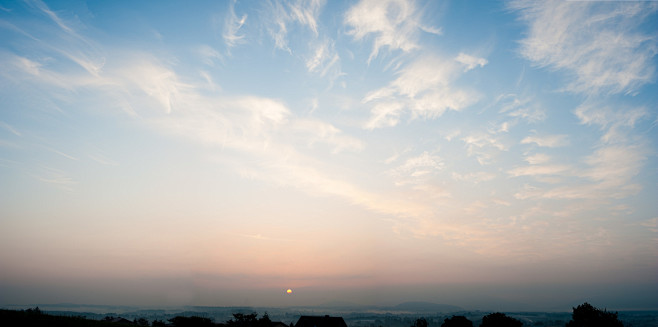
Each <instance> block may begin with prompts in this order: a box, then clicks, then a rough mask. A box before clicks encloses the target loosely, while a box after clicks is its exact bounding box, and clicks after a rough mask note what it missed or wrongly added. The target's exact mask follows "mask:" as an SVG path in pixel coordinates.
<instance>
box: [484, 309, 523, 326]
mask: <svg viewBox="0 0 658 327" xmlns="http://www.w3.org/2000/svg"><path fill="white" fill-rule="evenodd" d="M521 326H523V323H522V322H521V321H520V320H517V319H514V318H512V317H508V316H506V315H505V314H504V313H500V312H495V313H492V314H488V315H486V316H484V317H482V324H481V325H480V327H521Z"/></svg>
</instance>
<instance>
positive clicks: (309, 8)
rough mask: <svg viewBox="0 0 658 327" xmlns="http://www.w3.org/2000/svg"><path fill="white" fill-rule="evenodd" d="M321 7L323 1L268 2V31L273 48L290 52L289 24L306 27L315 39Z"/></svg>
mask: <svg viewBox="0 0 658 327" xmlns="http://www.w3.org/2000/svg"><path fill="white" fill-rule="evenodd" d="M323 6H324V1H322V0H310V1H302V0H297V1H291V2H284V1H278V0H276V1H273V2H270V8H269V10H271V12H272V15H273V17H272V22H271V23H270V25H271V26H270V27H269V28H268V31H269V33H270V35H271V36H272V38H273V39H274V43H275V46H276V47H277V48H279V49H282V50H286V51H288V52H290V49H289V48H288V39H287V37H288V24H290V23H298V24H300V25H302V26H306V27H307V28H308V29H310V30H311V31H312V32H313V34H315V36H316V37H317V36H318V34H319V33H318V23H317V19H318V16H319V15H320V10H321V9H322V7H323ZM272 25H273V26H272Z"/></svg>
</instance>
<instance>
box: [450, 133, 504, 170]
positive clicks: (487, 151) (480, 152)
mask: <svg viewBox="0 0 658 327" xmlns="http://www.w3.org/2000/svg"><path fill="white" fill-rule="evenodd" d="M461 140H462V141H463V142H464V143H466V149H467V154H468V155H469V156H475V157H476V159H477V161H478V163H479V164H480V165H488V164H491V163H492V160H493V158H494V157H495V156H496V154H498V153H499V152H500V151H506V150H507V146H506V145H505V144H504V143H503V142H502V141H501V140H500V139H499V138H497V137H494V136H493V135H490V134H485V133H474V134H471V135H467V136H464V137H462V138H461Z"/></svg>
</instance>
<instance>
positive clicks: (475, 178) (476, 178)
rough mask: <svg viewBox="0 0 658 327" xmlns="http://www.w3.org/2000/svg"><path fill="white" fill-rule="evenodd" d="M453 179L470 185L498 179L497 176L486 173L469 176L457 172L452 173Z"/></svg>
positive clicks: (480, 172)
mask: <svg viewBox="0 0 658 327" xmlns="http://www.w3.org/2000/svg"><path fill="white" fill-rule="evenodd" d="M452 178H453V179H454V180H458V181H464V182H470V183H475V184H478V183H481V182H488V181H490V180H493V179H494V178H496V174H494V173H488V172H484V171H478V172H474V173H467V174H459V173H456V172H453V173H452Z"/></svg>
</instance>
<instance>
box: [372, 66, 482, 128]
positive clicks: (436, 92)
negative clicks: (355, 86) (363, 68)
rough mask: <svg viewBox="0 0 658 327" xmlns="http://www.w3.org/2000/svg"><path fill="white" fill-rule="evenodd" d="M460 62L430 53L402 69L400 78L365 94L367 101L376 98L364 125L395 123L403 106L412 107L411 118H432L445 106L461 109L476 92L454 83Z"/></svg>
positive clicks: (376, 126)
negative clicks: (452, 84)
mask: <svg viewBox="0 0 658 327" xmlns="http://www.w3.org/2000/svg"><path fill="white" fill-rule="evenodd" d="M461 66H462V64H461V63H459V62H458V61H456V60H450V59H441V58H439V57H435V56H427V57H423V58H420V59H418V60H416V61H414V62H412V63H411V64H409V65H408V66H406V67H404V68H402V69H400V71H399V73H398V75H399V76H398V78H396V79H395V80H394V81H392V82H391V83H390V84H389V85H388V86H386V87H383V88H380V89H377V90H374V91H371V92H370V93H368V94H367V95H366V96H365V97H364V98H363V102H364V103H370V102H375V104H374V105H373V107H372V108H371V119H370V120H369V121H368V122H367V123H366V125H365V128H367V129H373V128H379V127H385V126H395V125H397V123H398V122H399V116H400V114H401V113H402V111H403V109H407V110H409V111H410V113H411V115H412V118H416V117H422V118H429V119H433V118H437V117H440V116H441V115H442V114H443V113H444V112H445V111H446V110H461V109H463V108H465V107H467V106H469V105H471V104H473V103H475V102H477V100H478V95H477V94H475V93H474V92H471V91H466V90H461V89H455V88H454V87H452V86H451V83H452V82H453V81H454V80H455V79H457V78H458V77H459V76H460V74H461V73H462V72H461V71H460V67H461Z"/></svg>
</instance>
